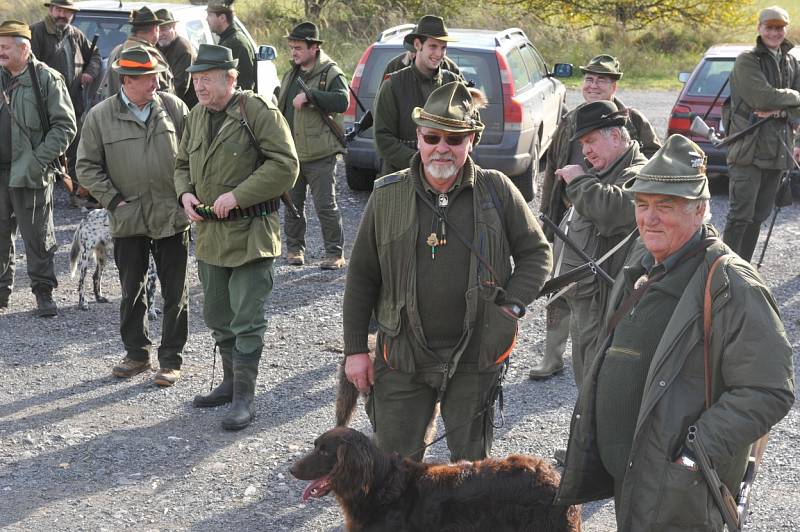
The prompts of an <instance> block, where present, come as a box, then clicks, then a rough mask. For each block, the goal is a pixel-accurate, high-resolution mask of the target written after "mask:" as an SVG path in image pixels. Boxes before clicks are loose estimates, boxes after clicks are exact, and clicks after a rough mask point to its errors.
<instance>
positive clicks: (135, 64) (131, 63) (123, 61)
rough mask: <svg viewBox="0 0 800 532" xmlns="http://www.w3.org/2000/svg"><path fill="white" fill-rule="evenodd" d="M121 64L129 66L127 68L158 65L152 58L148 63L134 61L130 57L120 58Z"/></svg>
mask: <svg viewBox="0 0 800 532" xmlns="http://www.w3.org/2000/svg"><path fill="white" fill-rule="evenodd" d="M119 66H121V67H127V68H142V69H144V68H155V67H156V66H157V65H156V63H155V62H154V61H153V60H152V59H151V60H150V61H148V62H147V63H140V62H138V61H132V60H130V59H120V60H119Z"/></svg>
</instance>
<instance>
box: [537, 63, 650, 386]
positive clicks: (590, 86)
mask: <svg viewBox="0 0 800 532" xmlns="http://www.w3.org/2000/svg"><path fill="white" fill-rule="evenodd" d="M580 69H581V72H583V85H582V94H583V100H584V102H583V103H582V104H580V105H579V106H577V107H576V108H575V109H573V110H571V111H569V112H568V113H567V114H565V115H564V117H563V118H562V119H561V122H560V123H559V125H558V127H557V128H556V131H555V133H554V134H553V142H552V144H550V148H549V149H548V150H547V158H546V167H545V171H544V184H543V185H542V194H541V199H540V208H541V211H542V213H544V214H546V215H547V216H548V217H549V218H550V219H551V220H553V221H554V222H555V223H559V222H560V221H561V220H562V219H563V218H564V214H565V213H566V211H567V209H568V207H569V199H568V197H567V193H566V190H565V189H566V187H567V184H566V183H565V182H564V181H563V180H559V179H558V176H557V175H556V171H557V170H558V169H559V168H564V167H565V166H567V165H580V166H582V167H583V169H584V170H589V168H590V165H589V164H588V163H587V162H586V161H585V158H584V155H583V152H582V148H581V144H580V142H579V139H578V138H575V127H576V125H575V123H576V120H577V113H578V110H579V109H580V108H581V107H582V106H585V105H587V104H590V103H592V102H597V101H612V102H614V104H615V105H616V106H617V108H618V109H619V110H620V111H626V110H627V112H628V121H627V122H626V124H625V129H627V131H628V135H629V136H630V138H631V139H632V140H633V141H635V142H637V143H638V145H639V152H640V153H641V154H642V155H644V156H645V157H652V155H653V154H654V153H655V152H656V151H657V150H658V148H660V147H661V144H660V143H659V140H658V136H657V135H656V132H655V130H654V129H653V126H652V125H650V122H648V120H647V118H646V117H645V116H644V114H642V113H641V112H640V111H638V110H636V109H633V108H630V107H626V106H625V105H624V104H623V103H622V102H621V101H620V100H619V98H617V97H616V92H617V83H618V82H619V80H620V79H621V78H622V74H623V72H622V70H621V69H620V64H619V61H618V60H617V59H616V58H615V57H613V56H611V55H608V54H600V55H598V56H595V57H593V58H592V59H590V60H589V62H588V63H587V64H586V65H585V66H581V67H580ZM545 233H546V234H547V235H548V238H550V239H551V241H552V240H553V238H554V237H553V235H552V234H550V233H549V232H548V231H547V230H545ZM554 262H555V265H556V268H558V272H554V273H556V274H558V273H564V271H563V269H562V267H559V266H558V265H559V263H561V262H562V261H560V260H559V257H558V256H557V257H556V258H555V259H554ZM570 327H572V329H575V327H576V326H575V324H572V323H571V320H570V310H569V306H568V305H567V303H566V300H564V299H563V298H559V299H555V300H553V301H552V302H551V303H550V304H549V305H548V306H547V333H546V337H545V338H546V339H545V353H544V358H543V359H542V360H541V361H540V362H539V363H538V364H537V365H535V366H534V367H533V368H531V371H530V377H531V378H532V379H546V378H548V377H550V376H552V375H554V374H556V373H560V372H561V370H562V369H563V368H564V351H565V348H566V345H567V338H568V337H569V334H570ZM574 345H575V339H574V338H573V346H574ZM573 369H574V368H573Z"/></svg>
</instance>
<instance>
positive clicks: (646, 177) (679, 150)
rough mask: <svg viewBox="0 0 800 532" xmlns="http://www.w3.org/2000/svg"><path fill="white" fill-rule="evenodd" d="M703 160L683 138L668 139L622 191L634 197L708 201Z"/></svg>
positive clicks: (695, 149)
mask: <svg viewBox="0 0 800 532" xmlns="http://www.w3.org/2000/svg"><path fill="white" fill-rule="evenodd" d="M706 160H707V157H706V154H705V153H704V152H703V150H702V149H701V148H700V146H698V145H697V144H695V143H694V142H692V141H691V140H689V139H687V138H686V137H684V136H683V135H678V134H675V135H670V137H669V138H668V139H667V141H666V142H665V143H664V146H662V147H661V149H660V150H658V151H657V152H656V153H655V154H654V155H653V157H652V158H651V159H650V161H649V162H648V163H647V164H646V165H644V167H642V169H641V170H639V173H638V174H637V175H636V176H635V177H632V178H631V179H629V180H628V181H626V182H625V184H624V185H622V188H623V189H625V190H627V191H630V192H634V193H636V192H642V193H644V194H666V195H668V196H678V197H679V198H686V199H690V200H695V199H710V198H711V193H710V192H709V190H708V177H707V176H706Z"/></svg>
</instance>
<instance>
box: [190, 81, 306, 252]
mask: <svg viewBox="0 0 800 532" xmlns="http://www.w3.org/2000/svg"><path fill="white" fill-rule="evenodd" d="M239 97H240V98H245V110H246V112H247V121H248V123H249V124H250V127H251V128H252V129H253V132H254V134H255V136H256V139H257V140H258V143H259V147H260V148H261V153H262V154H263V155H264V156H265V157H266V160H265V161H264V163H263V164H261V165H260V166H257V159H258V154H257V153H256V151H255V150H254V149H253V147H252V145H251V144H250V138H249V137H248V135H247V132H246V131H245V129H244V127H243V126H242V125H241V122H240V120H241V113H240V112H239V106H238V104H237V105H232V106H229V107H228V108H226V109H225V111H222V112H224V113H226V115H227V116H226V118H225V120H224V122H223V123H222V126H221V127H220V130H219V133H218V134H217V136H216V137H214V138H213V139H209V138H208V131H209V117H208V110H207V109H206V108H205V107H204V106H202V105H199V104H198V105H195V106H194V109H192V111H191V112H190V113H189V116H188V118H187V120H186V128H185V130H184V133H183V138H182V139H181V145H180V148H179V149H178V157H177V160H176V161H175V192H176V193H177V195H178V199H179V200H180V197H181V196H182V195H183V194H185V193H187V192H192V193H194V195H195V196H197V198H198V199H199V200H200V201H201V202H202V203H205V204H207V205H213V204H214V201H216V199H217V198H218V197H219V196H221V195H222V194H224V193H225V192H233V195H234V196H235V197H236V201H237V203H238V205H239V206H240V207H243V208H246V207H250V206H253V205H255V204H257V203H262V202H264V201H266V200H268V199H272V198H276V197H278V196H280V195H281V194H282V193H283V192H285V191H287V190H289V189H290V188H292V186H294V182H295V180H296V179H297V172H298V170H299V166H300V163H299V162H298V161H297V153H296V152H295V149H294V143H293V142H292V135H291V131H289V125H288V124H287V123H286V120H285V119H284V118H283V116H282V115H281V113H280V112H279V111H278V108H277V107H275V106H274V105H273V104H272V103H270V102H268V101H266V100H265V99H264V98H262V97H261V96H259V95H255V94H253V93H252V92H251V91H244V92H240V93H239ZM195 228H196V230H197V238H196V240H195V254H196V255H197V258H198V260H201V261H203V262H205V263H207V264H211V265H213V266H223V267H236V266H241V265H242V264H245V263H248V262H251V261H253V260H257V259H261V258H267V257H277V256H280V254H281V230H280V220H279V218H278V213H277V212H275V213H272V214H270V215H269V216H264V217H257V218H247V219H239V220H231V221H203V222H198V223H196V224H195Z"/></svg>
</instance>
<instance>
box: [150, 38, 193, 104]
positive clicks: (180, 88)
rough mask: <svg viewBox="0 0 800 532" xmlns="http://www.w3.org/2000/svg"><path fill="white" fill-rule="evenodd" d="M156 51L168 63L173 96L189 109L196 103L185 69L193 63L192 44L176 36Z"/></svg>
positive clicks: (189, 77) (189, 78)
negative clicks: (159, 52)
mask: <svg viewBox="0 0 800 532" xmlns="http://www.w3.org/2000/svg"><path fill="white" fill-rule="evenodd" d="M158 49H159V50H160V51H161V53H162V54H164V58H165V59H166V60H167V63H169V70H170V72H172V85H173V89H174V91H175V96H177V97H178V98H180V99H181V100H183V103H185V104H186V105H187V106H188V107H189V109H191V108H192V107H194V105H195V104H196V103H197V95H196V94H195V93H194V87H193V86H192V76H191V75H190V74H189V73H188V72H186V69H187V68H189V66H191V64H192V62H194V58H195V55H196V54H195V52H194V48H192V43H190V42H189V41H188V40H187V39H185V38H183V37H181V36H180V35H178V36H177V37H175V40H174V41H172V42H171V43H170V44H169V45H168V46H165V47H163V48H162V47H161V46H159V47H158Z"/></svg>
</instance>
